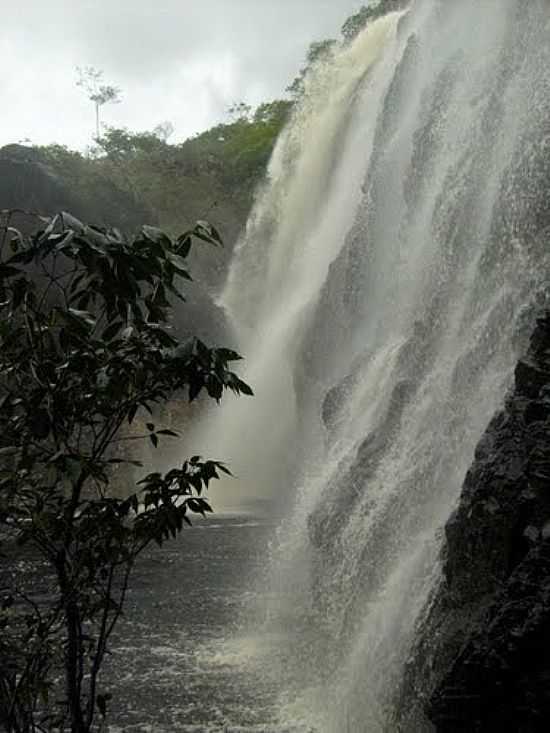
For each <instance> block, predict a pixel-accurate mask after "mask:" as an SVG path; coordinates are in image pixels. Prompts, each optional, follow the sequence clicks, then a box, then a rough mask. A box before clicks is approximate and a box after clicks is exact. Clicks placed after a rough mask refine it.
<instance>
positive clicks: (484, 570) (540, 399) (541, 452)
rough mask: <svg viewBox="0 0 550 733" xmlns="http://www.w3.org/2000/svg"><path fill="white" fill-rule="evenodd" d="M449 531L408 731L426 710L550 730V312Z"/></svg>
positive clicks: (448, 732) (447, 721) (438, 718)
mask: <svg viewBox="0 0 550 733" xmlns="http://www.w3.org/2000/svg"><path fill="white" fill-rule="evenodd" d="M445 534H446V542H445V547H444V557H443V580H442V582H441V584H440V586H439V587H438V588H437V590H436V592H435V597H434V598H432V600H431V603H430V607H429V610H428V611H427V614H426V618H425V619H424V621H423V623H422V627H421V629H420V632H419V635H418V641H417V644H416V648H415V650H413V653H412V655H411V663H410V665H409V669H408V673H407V675H406V683H405V689H404V694H403V699H402V701H401V702H402V704H401V706H400V707H401V711H402V713H401V720H400V722H399V725H398V726H396V727H398V728H399V729H400V730H404V731H411V730H420V728H419V725H420V723H419V720H420V718H421V717H424V715H426V716H427V717H428V718H429V719H430V720H431V721H432V723H433V724H434V726H435V729H436V730H437V731H439V732H441V733H454V732H455V731H456V732H458V731H464V732H466V731H468V733H474V732H475V731H484V732H485V731H501V732H505V731H510V732H512V731H514V733H531V732H536V731H543V730H544V731H546V730H548V727H549V725H550V723H549V721H550V313H547V314H546V315H545V316H544V317H541V318H539V319H538V321H537V325H536V328H535V330H534V333H533V335H532V338H531V342H530V347H529V350H528V352H527V355H526V356H525V357H524V358H523V359H522V360H521V361H520V362H519V363H518V365H517V367H516V371H515V386H514V388H513V390H512V391H511V393H510V394H509V396H508V398H507V400H506V403H505V406H504V409H503V410H502V411H501V412H499V413H498V414H497V415H496V416H495V417H494V418H493V419H492V421H491V422H490V424H489V426H488V428H487V430H486V432H485V434H484V436H483V438H482V439H481V441H480V443H479V445H478V447H477V450H476V453H475V458H474V462H473V465H472V467H471V469H470V470H469V472H468V474H467V476H466V479H465V482H464V487H463V491H462V495H461V499H460V503H459V506H458V508H457V510H456V511H455V513H454V515H453V516H452V517H451V519H450V520H449V522H448V524H447V526H446V528H445ZM421 727H422V729H423V727H424V726H423V725H422V726H421Z"/></svg>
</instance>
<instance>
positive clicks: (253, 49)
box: [0, 0, 364, 149]
mask: <svg viewBox="0 0 550 733" xmlns="http://www.w3.org/2000/svg"><path fill="white" fill-rule="evenodd" d="M361 4H364V2H363V3H362V2H361V1H360V0H359V1H358V0H157V2H152V1H151V0H117V1H115V2H113V0H49V2H43V0H19V1H17V0H10V2H9V3H7V7H3V10H2V23H1V24H0V61H1V68H2V74H1V75H0V100H2V124H1V125H0V145H4V144H6V143H10V142H22V141H24V140H26V139H28V140H30V141H31V142H32V143H35V144H45V143H50V142H59V143H63V144H66V145H69V146H70V147H76V148H80V149H82V148H84V147H85V146H86V145H88V144H90V142H91V139H92V136H93V134H94V124H95V123H94V110H93V105H92V104H91V102H90V101H89V100H88V99H87V98H86V95H85V94H84V93H83V91H82V89H81V88H78V87H77V86H76V81H77V73H76V67H77V66H81V67H82V66H86V65H91V66H94V67H96V68H98V69H102V70H103V71H104V74H105V82H106V83H108V84H113V85H116V86H117V87H120V89H121V90H122V95H121V96H122V100H121V102H120V103H118V104H112V105H105V107H104V109H103V110H102V120H103V122H104V123H106V124H108V125H114V126H127V127H129V128H130V129H133V130H143V129H153V128H154V127H155V126H156V125H158V124H159V123H162V122H163V121H165V120H170V121H171V122H172V124H173V125H174V128H175V132H174V135H173V138H172V140H173V141H178V140H183V139H185V138H186V137H188V136H190V135H192V134H194V133H195V132H199V131H201V130H204V129H206V128H208V127H209V126H211V125H212V124H213V123H215V122H217V121H219V120H222V119H224V116H225V113H226V110H227V109H228V107H230V106H231V105H232V104H234V103H235V102H240V101H245V102H246V103H248V104H251V105H253V106H254V105H256V104H259V103H260V102H263V101H266V100H269V99H272V98H274V97H277V96H280V95H282V94H283V92H284V89H285V87H286V86H287V85H288V84H289V83H290V82H291V81H292V79H293V78H294V77H295V75H296V73H297V71H298V69H299V67H300V65H301V63H302V61H303V59H304V57H305V53H306V50H307V47H308V44H309V43H310V42H311V41H313V40H318V39H322V38H326V37H329V36H336V35H338V32H339V29H340V27H341V25H342V23H343V22H344V20H345V19H346V17H348V15H350V14H351V13H352V12H354V11H355V10H357V9H358V7H359V6H360V5H361Z"/></svg>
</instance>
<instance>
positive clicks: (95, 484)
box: [0, 212, 252, 733]
mask: <svg viewBox="0 0 550 733" xmlns="http://www.w3.org/2000/svg"><path fill="white" fill-rule="evenodd" d="M4 214H5V216H4V219H5V221H4V224H3V226H2V229H1V230H0V375H1V376H0V534H1V536H3V537H4V550H5V551H6V549H5V548H7V551H8V552H10V553H12V554H14V556H15V559H17V558H20V557H21V554H22V553H25V552H26V553H30V554H31V556H32V557H34V558H37V559H38V560H40V562H41V563H42V565H41V567H42V566H43V567H44V568H45V569H44V576H43V578H44V579H45V581H46V582H47V584H48V592H47V593H44V592H43V591H42V592H40V591H37V590H36V589H35V588H33V587H32V586H31V587H26V586H25V585H24V584H23V583H22V582H21V579H20V578H19V576H18V574H17V573H13V574H12V575H11V576H10V575H9V573H8V574H6V573H1V572H0V580H1V582H0V724H3V726H4V728H5V729H6V730H7V731H8V732H9V733H30V732H31V731H45V730H71V731H72V733H84V732H88V731H90V730H92V729H97V725H96V727H95V728H94V725H95V724H96V722H97V719H98V718H99V719H105V717H106V715H107V712H108V701H109V694H108V691H106V690H104V689H103V688H102V686H101V678H100V671H101V667H102V663H103V660H104V658H105V654H106V653H107V651H108V644H109V639H110V637H111V634H112V633H113V630H114V628H115V626H116V623H117V620H118V619H119V617H120V614H121V612H122V609H123V606H124V600H125V595H126V590H127V587H128V581H129V577H130V573H131V570H132V567H133V566H134V563H135V560H136V558H137V557H138V556H139V554H140V553H141V552H143V550H144V549H145V548H146V547H148V546H149V545H150V544H151V543H152V542H156V543H157V544H158V545H161V544H162V543H163V542H164V541H165V540H166V539H168V538H173V537H176V536H177V535H178V533H179V532H180V531H181V530H182V528H183V527H184V525H185V524H186V523H190V521H189V517H190V515H192V514H193V513H199V514H203V515H204V514H205V513H206V512H210V511H211V508H210V505H209V503H208V501H207V500H206V499H205V498H204V496H203V491H204V490H205V489H206V488H208V485H209V482H210V481H211V480H213V479H217V478H219V477H220V473H229V470H228V468H227V467H226V466H225V465H224V464H223V463H220V462H218V461H214V460H203V459H201V457H199V456H193V457H191V458H190V459H189V460H187V461H184V462H183V463H182V465H181V466H178V467H174V468H172V469H170V470H169V471H168V472H166V473H164V474H162V473H158V472H155V473H149V474H147V475H146V476H145V477H144V478H142V479H141V480H140V481H139V482H138V485H137V487H135V489H132V490H129V491H128V494H127V495H126V496H123V497H122V498H117V497H115V496H113V494H112V492H111V491H109V486H110V482H111V477H112V471H113V468H115V467H117V466H119V465H121V464H124V463H127V464H130V465H134V466H136V467H139V466H140V465H141V464H140V463H139V462H138V461H135V460H134V459H133V458H131V457H128V456H127V455H126V454H125V453H124V452H123V447H124V446H133V445H136V442H137V441H139V440H142V439H145V440H147V441H150V442H151V444H152V445H153V446H155V447H156V446H157V445H158V444H159V441H160V440H162V439H163V438H165V437H170V436H174V435H175V433H174V432H173V431H172V430H169V429H163V428H162V427H158V426H157V425H156V424H155V416H154V408H155V406H156V405H162V404H163V403H165V402H166V401H167V400H168V399H170V397H171V395H173V394H174V393H175V392H177V391H180V390H184V389H185V390H187V391H188V395H189V399H190V400H193V399H195V398H196V397H197V396H198V395H199V394H200V393H201V392H202V391H204V392H205V393H207V395H208V396H209V397H211V398H213V399H215V400H217V401H219V400H220V398H221V397H222V394H223V392H224V390H227V389H229V390H231V391H233V392H234V393H236V394H241V393H243V394H247V395H250V394H252V391H251V389H250V388H249V387H248V386H247V385H246V384H245V383H244V382H243V381H242V380H241V379H239V377H238V376H237V375H236V374H235V373H234V372H232V371H230V369H229V368H228V365H229V364H230V363H231V362H234V361H236V360H238V359H240V357H239V355H238V354H236V353H235V352H233V351H230V350H228V349H224V348H209V347H207V346H206V345H205V344H204V343H202V342H201V341H199V340H197V339H192V340H190V341H187V342H185V343H178V342H177V340H176V339H175V338H174V337H173V336H172V335H171V334H170V329H169V317H170V306H169V300H168V299H169V297H170V296H171V297H175V298H182V297H183V296H182V294H181V293H180V290H179V288H178V281H179V280H178V279H183V280H186V279H190V276H189V273H188V272H187V269H186V257H187V255H188V254H189V251H190V248H191V245H192V241H193V240H196V239H198V240H202V241H204V242H208V243H210V244H213V245H216V246H218V245H220V244H221V240H220V236H219V234H218V232H217V231H216V230H215V229H214V228H213V227H211V226H209V225H208V224H207V223H206V222H199V223H198V224H197V225H196V227H195V228H194V229H193V230H192V231H187V232H185V233H184V234H182V235H181V236H180V237H178V238H177V239H176V240H172V239H170V238H169V237H168V236H166V234H164V233H163V232H162V231H160V230H159V229H156V228H153V227H143V228H142V230H141V231H140V233H139V234H138V235H137V236H136V237H135V238H134V239H133V240H129V239H127V238H126V237H125V236H123V235H122V234H121V233H120V232H119V231H116V230H112V231H107V230H102V229H97V228H94V227H90V226H84V225H83V224H82V223H81V222H79V221H77V220H76V219H74V218H73V217H71V216H70V215H68V214H59V215H57V216H55V217H53V218H52V219H43V220H42V223H41V228H40V230H39V231H38V232H37V233H35V234H33V235H30V236H24V235H23V234H22V233H21V232H20V231H18V230H17V229H15V228H14V227H12V226H11V224H10V221H11V214H10V213H9V212H8V213H5V212H4ZM144 416H145V417H144ZM1 570H2V567H1V566H0V571H1ZM60 678H61V679H62V680H63V683H60V682H59V681H58V680H59V679H60Z"/></svg>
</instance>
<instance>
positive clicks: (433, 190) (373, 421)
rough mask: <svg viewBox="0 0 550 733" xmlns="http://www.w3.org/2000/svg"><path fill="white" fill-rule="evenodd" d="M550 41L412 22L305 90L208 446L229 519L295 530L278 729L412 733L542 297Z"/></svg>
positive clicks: (285, 557) (284, 576)
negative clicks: (505, 405) (231, 395)
mask: <svg viewBox="0 0 550 733" xmlns="http://www.w3.org/2000/svg"><path fill="white" fill-rule="evenodd" d="M549 31H550V12H549V6H548V3H547V2H544V0H530V2H529V3H525V2H521V1H520V0H483V2H479V0H456V1H454V0H453V2H443V0H417V1H416V2H412V3H411V5H410V7H408V8H406V9H405V10H404V11H402V12H398V13H391V14H389V15H386V16H384V17H382V18H380V19H379V20H377V21H375V22H373V23H371V24H370V25H368V26H367V28H366V29H365V30H364V31H363V32H362V33H361V34H360V35H359V36H358V37H357V38H356V39H355V40H354V42H353V43H351V44H348V45H344V46H342V47H341V48H339V49H337V50H335V51H334V52H333V54H332V55H331V57H330V58H329V59H326V60H324V61H323V62H322V63H320V64H319V65H317V66H316V67H315V68H313V69H312V70H311V72H310V74H309V76H308V77H307V79H306V87H305V92H304V95H303V98H302V99H301V101H300V102H299V103H298V104H297V105H296V109H295V110H294V112H293V114H292V118H291V120H290V122H289V124H288V126H287V128H286V130H285V131H284V132H283V134H282V135H281V138H280V140H279V141H278V144H277V146H276V149H275V151H274V153H273V157H272V160H271V163H270V167H269V172H268V179H267V181H266V183H265V185H264V188H263V190H262V191H260V192H259V193H258V196H257V201H256V204H255V207H254V210H253V212H252V215H251V217H250V220H249V222H248V225H247V229H246V232H245V234H244V236H243V238H242V240H241V242H240V244H239V246H238V248H237V251H236V254H235V259H234V263H233V265H232V269H231V272H230V275H229V279H228V283H227V286H226V289H225V292H224V294H223V297H222V304H223V305H224V307H225V308H226V310H227V312H228V314H229V316H230V318H231V320H232V322H233V323H234V325H235V328H236V332H237V333H238V335H239V348H240V350H241V351H242V353H243V354H244V355H245V356H246V366H245V378H246V379H247V381H249V383H250V384H251V385H252V386H253V388H254V390H255V393H256V396H255V398H254V399H253V400H245V399H242V398H241V399H240V400H236V399H235V400H232V399H230V400H228V401H227V402H226V404H225V406H222V407H221V408H220V409H217V410H214V411H213V414H212V415H211V416H207V417H206V418H205V420H204V422H203V424H202V425H201V426H200V427H199V428H198V429H197V431H196V433H195V435H194V436H193V441H194V446H193V448H196V450H197V452H198V451H200V452H201V453H203V454H209V455H212V456H215V457H216V458H222V459H225V460H227V461H228V462H229V463H230V464H231V466H232V468H233V470H234V471H235V473H236V474H237V476H238V481H236V482H235V487H233V486H226V487H224V488H223V492H222V491H220V492H219V493H217V494H216V495H215V497H214V502H215V504H217V505H218V506H219V504H220V503H221V504H222V505H224V504H225V506H229V505H231V503H232V502H234V504H235V505H237V506H244V505H245V504H246V503H247V502H249V501H251V500H253V499H255V500H263V501H264V502H268V506H269V507H270V509H271V508H272V509H273V510H274V511H277V512H278V513H281V514H283V516H284V518H283V520H282V523H281V525H280V527H279V530H278V535H277V543H276V546H275V547H274V548H273V556H272V558H271V562H270V572H269V578H268V588H269V593H268V597H269V598H270V599H271V600H270V602H269V603H268V606H267V608H266V609H265V618H266V619H267V620H266V623H267V624H268V626H269V629H270V630H271V631H272V632H273V634H274V635H275V638H276V639H277V642H276V647H277V650H276V653H273V658H272V659H271V660H270V661H269V662H267V661H266V665H269V667H270V669H271V670H273V672H272V673H273V674H274V676H278V678H279V679H281V680H283V681H285V680H286V682H287V683H288V684H287V686H286V687H285V685H284V684H283V685H282V687H281V727H283V726H285V725H286V726H288V727H289V728H291V727H292V726H295V727H296V726H297V728H296V729H298V730H312V729H313V730H318V731H323V732H324V733H342V732H344V733H346V732H347V731H353V733H355V732H362V731H367V732H369V733H371V732H376V731H385V730H389V731H391V730H395V727H393V724H392V720H393V715H394V711H395V705H396V699H397V696H398V691H399V684H400V680H401V677H402V673H403V667H404V665H405V663H406V662H407V655H408V653H409V649H410V645H411V641H412V639H413V636H414V631H415V625H416V624H417V622H418V619H419V615H420V614H421V613H422V610H423V609H424V608H425V605H426V603H427V600H428V598H429V595H430V591H431V590H432V589H433V587H434V584H435V583H437V581H438V577H439V572H440V571H439V564H438V553H439V550H440V546H441V530H442V527H443V526H444V524H445V521H446V520H447V519H448V517H449V515H450V514H451V512H452V510H453V508H454V506H455V505H456V502H457V499H458V497H459V494H460V488H461V484H462V480H463V478H464V475H465V472H466V470H467V468H468V466H469V464H470V463H471V460H472V456H473V452H474V448H475V445H476V442H477V440H478V439H479V437H480V436H481V434H482V432H483V429H484V428H485V426H486V424H487V422H488V420H489V419H490V417H491V416H492V414H493V412H494V411H495V409H496V408H497V407H498V406H499V405H500V404H501V403H502V401H503V399H504V396H505V393H506V389H507V387H508V386H509V384H510V381H511V376H512V370H513V366H514V363H515V360H516V359H517V356H518V354H519V352H520V351H521V349H522V348H523V346H524V344H525V340H526V338H527V336H528V331H529V329H528V326H529V323H530V322H531V320H532V317H533V313H534V312H535V311H536V308H537V307H538V306H539V305H540V303H541V302H542V301H543V300H544V298H545V295H544V293H545V284H546V281H547V277H548V253H547V250H548V247H547V246H546V245H547V241H548V238H549V236H550V235H549V231H550V204H549V203H548V195H546V196H545V191H544V189H545V186H546V187H547V186H548V182H549V181H550V175H549V173H548V159H549V156H550V41H549V38H550V33H549ZM545 176H546V177H545ZM228 497H230V499H229V500H228ZM419 726H420V723H419ZM422 726H425V727H426V730H429V725H428V723H427V722H424V723H422ZM421 729H422V727H418V728H417V730H421Z"/></svg>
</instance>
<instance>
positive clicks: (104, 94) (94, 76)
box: [76, 66, 120, 140]
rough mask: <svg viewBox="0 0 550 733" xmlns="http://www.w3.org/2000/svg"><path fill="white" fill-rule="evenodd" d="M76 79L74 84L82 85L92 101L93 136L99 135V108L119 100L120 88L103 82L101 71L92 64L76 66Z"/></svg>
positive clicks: (97, 136)
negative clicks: (93, 114) (93, 116)
mask: <svg viewBox="0 0 550 733" xmlns="http://www.w3.org/2000/svg"><path fill="white" fill-rule="evenodd" d="M76 71H77V74H78V80H77V82H76V85H77V86H78V87H82V89H84V91H85V92H86V94H87V95H88V99H89V100H90V101H92V102H93V103H94V109H95V136H96V140H97V139H98V138H99V136H100V119H99V110H100V108H101V107H103V105H104V104H116V103H118V102H120V89H119V88H118V87H115V86H112V85H110V84H105V83H104V82H103V71H101V70H100V69H96V68H95V67H94V66H82V67H81V66H77V68H76Z"/></svg>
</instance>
